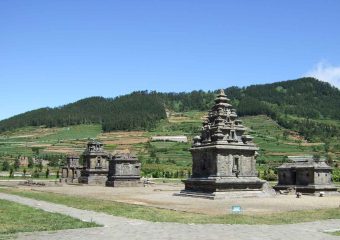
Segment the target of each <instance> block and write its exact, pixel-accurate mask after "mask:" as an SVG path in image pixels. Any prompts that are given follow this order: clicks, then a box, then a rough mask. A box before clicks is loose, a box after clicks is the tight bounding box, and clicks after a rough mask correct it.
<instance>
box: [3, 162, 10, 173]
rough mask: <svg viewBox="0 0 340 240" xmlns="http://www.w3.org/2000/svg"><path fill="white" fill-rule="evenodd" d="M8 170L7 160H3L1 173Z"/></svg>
mask: <svg viewBox="0 0 340 240" xmlns="http://www.w3.org/2000/svg"><path fill="white" fill-rule="evenodd" d="M8 170H9V163H8V161H7V160H5V161H4V162H3V163H2V171H8Z"/></svg>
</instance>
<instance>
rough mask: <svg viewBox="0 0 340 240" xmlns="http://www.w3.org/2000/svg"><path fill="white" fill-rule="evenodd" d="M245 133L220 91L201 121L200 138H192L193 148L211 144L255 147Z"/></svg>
mask: <svg viewBox="0 0 340 240" xmlns="http://www.w3.org/2000/svg"><path fill="white" fill-rule="evenodd" d="M245 131H246V128H245V127H244V126H243V125H242V121H241V120H239V119H238V116H237V113H236V110H235V109H234V108H233V107H232V105H231V104H230V99H229V98H227V96H226V95H225V93H224V90H223V89H221V90H220V91H219V93H218V94H217V96H216V98H215V104H214V105H213V106H212V108H211V110H210V111H208V116H207V118H206V119H205V120H204V121H203V126H202V130H201V136H198V137H195V138H194V146H198V145H207V144H209V145H210V144H212V143H218V144H234V145H252V146H255V145H254V143H253V142H252V137H250V136H249V135H244V132H245Z"/></svg>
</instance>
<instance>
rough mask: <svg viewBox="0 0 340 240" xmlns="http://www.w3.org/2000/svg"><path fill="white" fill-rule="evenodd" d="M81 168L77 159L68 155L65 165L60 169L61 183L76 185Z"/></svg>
mask: <svg viewBox="0 0 340 240" xmlns="http://www.w3.org/2000/svg"><path fill="white" fill-rule="evenodd" d="M82 169H83V167H82V166H81V165H80V164H79V157H78V156H74V155H68V156H67V157H66V165H64V166H63V167H62V168H61V176H60V180H61V182H66V183H78V178H79V177H80V173H81V170H82Z"/></svg>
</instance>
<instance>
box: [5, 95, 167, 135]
mask: <svg viewBox="0 0 340 240" xmlns="http://www.w3.org/2000/svg"><path fill="white" fill-rule="evenodd" d="M164 118H166V114H165V110H164V105H163V102H162V101H161V99H160V98H159V97H158V96H157V95H156V94H153V93H150V94H149V93H147V92H134V93H132V94H129V95H125V96H122V97H117V98H114V99H111V98H103V97H91V98H86V99H83V100H80V101H77V102H75V103H71V104H67V105H64V106H61V107H58V108H41V109H38V110H34V111H30V112H26V113H23V114H20V115H16V116H14V117H11V118H9V119H6V120H3V121H1V122H0V132H3V131H6V130H11V129H15V128H19V127H25V126H40V125H45V126H47V127H55V126H59V127H61V126H69V125H77V124H93V123H99V124H102V128H103V130H104V131H111V130H132V129H147V128H150V127H153V126H154V125H155V124H156V123H157V122H158V121H159V120H160V119H164Z"/></svg>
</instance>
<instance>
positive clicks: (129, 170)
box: [106, 153, 142, 187]
mask: <svg viewBox="0 0 340 240" xmlns="http://www.w3.org/2000/svg"><path fill="white" fill-rule="evenodd" d="M140 178H141V162H140V161H139V160H138V158H137V157H136V156H135V155H132V154H128V153H125V154H116V155H115V156H114V157H113V158H112V159H111V160H110V161H109V174H108V176H107V181H106V186H108V187H137V186H142V183H141V181H140Z"/></svg>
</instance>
